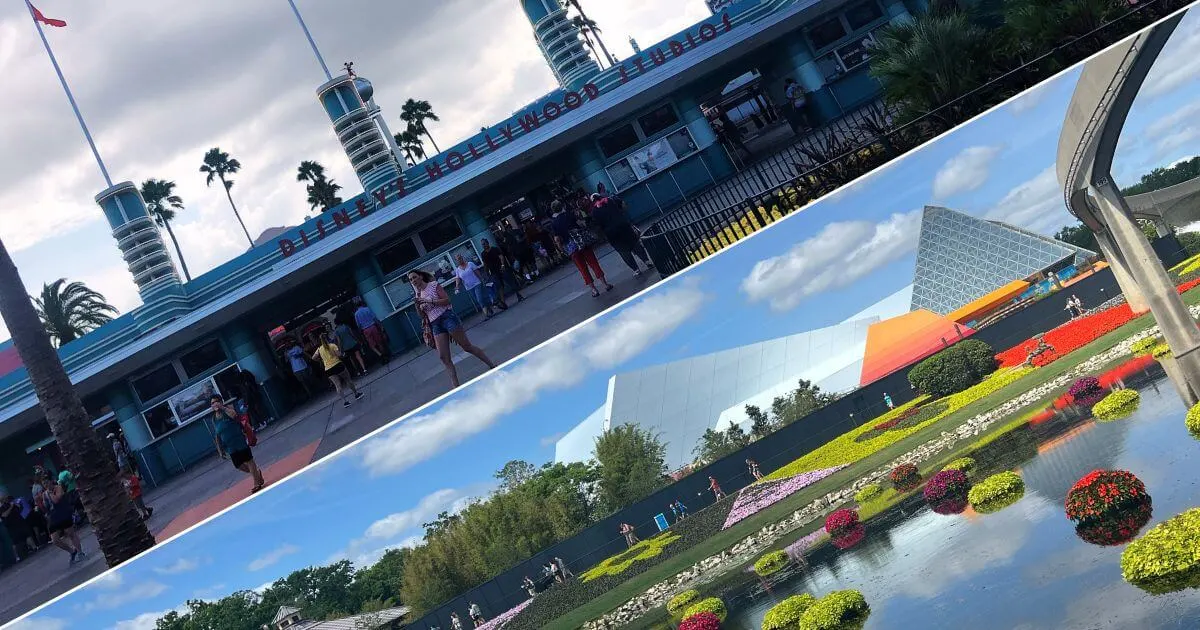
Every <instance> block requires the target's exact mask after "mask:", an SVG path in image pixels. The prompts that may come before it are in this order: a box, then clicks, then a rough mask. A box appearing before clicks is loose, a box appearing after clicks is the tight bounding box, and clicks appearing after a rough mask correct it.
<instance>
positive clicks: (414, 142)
mask: <svg viewBox="0 0 1200 630" xmlns="http://www.w3.org/2000/svg"><path fill="white" fill-rule="evenodd" d="M395 139H396V146H398V147H400V150H401V151H404V154H405V155H407V156H408V161H409V162H412V163H413V164H416V163H417V162H419V161H421V160H423V159H425V143H424V142H423V141H422V140H421V136H420V134H417V133H415V132H413V130H412V129H405V130H404V131H401V132H400V133H398V134H396V135H395Z"/></svg>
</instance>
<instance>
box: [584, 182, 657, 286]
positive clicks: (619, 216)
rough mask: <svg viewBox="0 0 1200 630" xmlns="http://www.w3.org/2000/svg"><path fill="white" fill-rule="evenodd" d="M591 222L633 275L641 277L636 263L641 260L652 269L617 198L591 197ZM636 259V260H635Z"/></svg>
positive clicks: (623, 203)
mask: <svg viewBox="0 0 1200 630" xmlns="http://www.w3.org/2000/svg"><path fill="white" fill-rule="evenodd" d="M592 220H594V221H595V222H596V225H598V226H600V230H601V231H602V232H604V237H605V238H606V239H608V243H609V244H610V245H612V246H613V249H615V250H617V253H618V254H620V256H621V260H623V261H625V264H626V265H628V266H629V268H630V269H632V270H633V275H635V276H640V275H642V270H641V269H640V268H638V264H637V261H638V260H641V261H642V264H643V265H645V267H646V269H652V268H653V267H654V263H653V262H651V261H650V255H649V254H647V253H646V248H645V247H643V246H642V236H641V234H638V231H637V228H635V227H633V222H632V221H630V220H629V215H628V214H627V213H626V212H625V202H624V201H622V200H621V199H619V198H617V197H608V196H605V195H603V194H601V193H595V194H593V195H592ZM635 257H636V260H635Z"/></svg>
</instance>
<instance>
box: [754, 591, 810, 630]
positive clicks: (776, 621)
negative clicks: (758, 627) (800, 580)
mask: <svg viewBox="0 0 1200 630" xmlns="http://www.w3.org/2000/svg"><path fill="white" fill-rule="evenodd" d="M815 603H817V598H816V597H813V596H812V595H809V594H808V593H804V594H802V595H793V596H791V597H789V598H787V599H785V600H783V601H782V602H779V603H778V604H776V605H775V606H774V607H773V608H771V610H768V611H767V616H766V617H763V622H762V630H795V629H796V628H799V627H800V618H801V617H802V616H804V613H805V611H807V610H808V609H809V608H812V605H813V604H815Z"/></svg>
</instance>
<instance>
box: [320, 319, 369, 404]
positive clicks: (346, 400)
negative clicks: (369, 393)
mask: <svg viewBox="0 0 1200 630" xmlns="http://www.w3.org/2000/svg"><path fill="white" fill-rule="evenodd" d="M313 360H314V361H320V362H321V365H322V366H323V367H324V368H325V376H328V377H329V382H331V383H333V389H334V390H335V391H337V394H338V396H340V397H341V398H342V406H343V407H346V408H349V407H350V402H351V401H350V393H351V392H353V393H354V400H359V399H360V398H362V397H363V395H364V394H363V393H362V392H360V391H358V386H357V385H355V384H354V379H352V378H350V372H349V371H348V370H347V369H346V364H345V362H343V361H342V349H341V348H339V347H337V345H335V344H332V343H329V340H328V339H326V338H325V335H321V336H319V337H318V338H317V351H316V352H315V353H313ZM347 390H349V391H347Z"/></svg>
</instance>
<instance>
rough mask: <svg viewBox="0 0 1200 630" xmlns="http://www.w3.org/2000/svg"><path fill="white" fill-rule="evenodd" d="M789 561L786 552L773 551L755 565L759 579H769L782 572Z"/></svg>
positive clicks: (764, 555)
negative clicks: (769, 576)
mask: <svg viewBox="0 0 1200 630" xmlns="http://www.w3.org/2000/svg"><path fill="white" fill-rule="evenodd" d="M789 561H790V558H788V555H787V552H786V551H771V552H768V553H765V554H763V557H761V558H759V559H758V560H757V561H756V562H755V563H754V572H755V573H756V574H757V575H758V577H767V576H768V575H772V574H775V573H779V572H780V571H782V570H783V568H784V567H786V566H787V564H788V562H789Z"/></svg>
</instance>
